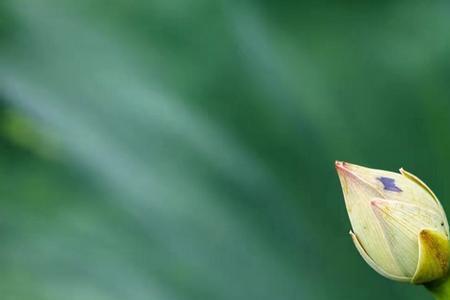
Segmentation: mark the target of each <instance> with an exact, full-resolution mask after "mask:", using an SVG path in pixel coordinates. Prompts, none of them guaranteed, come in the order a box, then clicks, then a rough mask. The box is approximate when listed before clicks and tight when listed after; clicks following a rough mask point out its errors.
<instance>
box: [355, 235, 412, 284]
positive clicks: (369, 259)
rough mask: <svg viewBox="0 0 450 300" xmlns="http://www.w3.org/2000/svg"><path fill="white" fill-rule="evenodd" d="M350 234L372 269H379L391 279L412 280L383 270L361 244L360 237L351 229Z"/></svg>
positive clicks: (379, 271) (380, 272)
mask: <svg viewBox="0 0 450 300" xmlns="http://www.w3.org/2000/svg"><path fill="white" fill-rule="evenodd" d="M350 236H351V237H352V240H353V243H354V244H355V247H356V249H357V250H358V252H359V254H360V255H361V256H362V257H363V259H364V261H365V262H366V263H367V264H368V265H369V266H370V267H372V269H374V270H375V271H377V272H378V273H379V274H381V275H382V276H384V277H386V278H388V279H391V280H396V281H402V282H409V281H411V278H408V277H404V276H397V275H393V274H390V273H388V272H386V271H385V270H383V269H382V268H381V267H380V266H378V265H377V264H376V263H375V262H374V261H373V260H372V258H370V256H369V255H368V254H367V252H366V250H364V248H363V246H362V245H361V243H360V241H359V239H358V237H357V236H356V235H355V234H354V233H353V232H352V231H350Z"/></svg>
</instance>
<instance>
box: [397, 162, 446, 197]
mask: <svg viewBox="0 0 450 300" xmlns="http://www.w3.org/2000/svg"><path fill="white" fill-rule="evenodd" d="M400 173H401V174H402V175H403V176H405V177H406V178H408V179H409V180H412V181H414V182H415V183H417V184H418V185H420V186H421V187H422V188H423V189H424V190H425V191H427V192H428V194H430V195H431V197H433V199H434V200H436V202H437V203H438V204H440V202H439V200H438V198H437V197H436V195H435V194H434V192H433V191H432V190H431V189H430V188H429V187H428V185H426V184H425V182H423V181H422V180H420V178H419V177H417V176H416V175H414V174H412V173H409V172H408V171H406V170H405V169H403V168H400Z"/></svg>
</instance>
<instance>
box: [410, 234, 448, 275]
mask: <svg viewBox="0 0 450 300" xmlns="http://www.w3.org/2000/svg"><path fill="white" fill-rule="evenodd" d="M418 243H419V261H418V262H417V269H416V273H415V274H414V277H413V279H412V283H415V284H420V283H425V282H429V281H433V280H436V279H439V278H441V277H443V276H445V275H446V274H447V272H448V259H449V245H448V238H447V237H446V236H445V235H444V234H442V233H440V232H437V231H435V230H432V229H423V230H421V231H420V233H419V237H418Z"/></svg>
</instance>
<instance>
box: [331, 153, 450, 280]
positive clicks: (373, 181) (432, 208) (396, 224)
mask: <svg viewBox="0 0 450 300" xmlns="http://www.w3.org/2000/svg"><path fill="white" fill-rule="evenodd" d="M336 169H337V172H338V175H339V179H340V182H341V185H342V190H343V193H344V199H345V205H346V208H347V212H348V215H349V217H350V223H351V226H352V231H350V235H351V237H352V239H353V242H354V244H355V246H356V248H357V249H358V251H359V253H360V254H361V256H362V257H363V258H364V260H365V261H366V262H367V263H368V264H369V265H370V266H371V267H372V268H373V269H374V270H375V271H377V272H378V273H380V274H381V275H383V276H385V277H387V278H389V279H392V280H396V281H403V282H410V283H414V284H420V283H426V282H430V281H433V280H436V279H439V278H442V277H443V276H445V275H446V274H447V270H448V257H449V244H448V242H449V228H448V223H447V218H446V216H445V212H444V210H443V208H442V206H441V204H440V203H439V200H438V199H437V198H436V196H435V195H434V193H433V192H432V191H431V189H430V188H429V187H428V186H426V185H425V183H423V182H422V181H421V180H420V179H419V178H417V177H416V176H414V175H413V174H411V173H408V172H407V171H405V170H403V169H400V173H394V172H388V171H382V170H375V169H369V168H365V167H361V166H357V165H353V164H349V163H345V162H339V161H338V162H336Z"/></svg>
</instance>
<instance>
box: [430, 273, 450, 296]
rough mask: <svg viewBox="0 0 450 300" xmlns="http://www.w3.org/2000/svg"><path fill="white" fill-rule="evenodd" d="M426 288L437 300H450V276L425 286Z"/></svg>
mask: <svg viewBox="0 0 450 300" xmlns="http://www.w3.org/2000/svg"><path fill="white" fill-rule="evenodd" d="M425 287H426V288H427V289H428V290H429V291H430V292H431V293H432V294H433V296H434V298H436V299H437V300H450V275H447V276H445V277H444V278H442V279H439V280H436V281H433V282H430V283H427V284H425Z"/></svg>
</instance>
